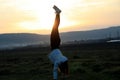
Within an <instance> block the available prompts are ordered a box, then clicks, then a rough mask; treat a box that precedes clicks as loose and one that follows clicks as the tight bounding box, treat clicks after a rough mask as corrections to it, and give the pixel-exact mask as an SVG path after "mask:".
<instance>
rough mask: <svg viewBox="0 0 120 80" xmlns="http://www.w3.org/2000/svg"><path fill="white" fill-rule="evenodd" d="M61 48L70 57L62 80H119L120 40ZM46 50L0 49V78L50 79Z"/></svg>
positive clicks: (37, 48)
mask: <svg viewBox="0 0 120 80" xmlns="http://www.w3.org/2000/svg"><path fill="white" fill-rule="evenodd" d="M61 51H62V52H63V54H64V55H66V56H67V57H68V58H69V70H70V75H69V78H68V79H65V80H120V43H96V44H74V45H73V44H72V45H64V46H61ZM48 53H50V48H49V47H36V48H33V47H26V48H20V49H13V50H3V51H0V80H52V65H51V63H50V61H49V59H48V57H47V55H48ZM59 80H63V79H61V76H60V75H59Z"/></svg>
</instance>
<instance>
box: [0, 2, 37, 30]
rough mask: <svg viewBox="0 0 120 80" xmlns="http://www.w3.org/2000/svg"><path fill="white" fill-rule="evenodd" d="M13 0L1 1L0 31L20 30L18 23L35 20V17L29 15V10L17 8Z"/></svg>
mask: <svg viewBox="0 0 120 80" xmlns="http://www.w3.org/2000/svg"><path fill="white" fill-rule="evenodd" d="M10 1H11V2H10ZM12 1H14V0H1V1H0V23H1V24H0V28H1V30H0V32H10V31H13V30H19V27H18V26H17V25H16V24H17V23H19V22H21V21H32V20H35V18H34V17H33V16H29V15H28V13H27V12H24V11H21V10H19V9H17V8H16V7H15V4H13V2H12Z"/></svg>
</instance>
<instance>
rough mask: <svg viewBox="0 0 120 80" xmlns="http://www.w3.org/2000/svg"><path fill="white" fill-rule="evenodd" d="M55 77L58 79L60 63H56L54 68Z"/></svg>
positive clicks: (55, 79)
mask: <svg viewBox="0 0 120 80" xmlns="http://www.w3.org/2000/svg"><path fill="white" fill-rule="evenodd" d="M53 79H54V80H58V63H55V64H54V68H53Z"/></svg>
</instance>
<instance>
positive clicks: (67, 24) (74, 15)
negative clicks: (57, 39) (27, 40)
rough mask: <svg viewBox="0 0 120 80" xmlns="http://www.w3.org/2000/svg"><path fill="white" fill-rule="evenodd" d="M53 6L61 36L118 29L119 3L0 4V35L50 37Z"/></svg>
mask: <svg viewBox="0 0 120 80" xmlns="http://www.w3.org/2000/svg"><path fill="white" fill-rule="evenodd" d="M53 5H57V6H58V7H59V8H60V9H61V10H62V12H61V22H60V32H67V31H82V30H92V29H101V28H106V27H110V26H116V25H120V0H0V28H1V29H0V33H23V32H24V33H38V34H49V33H50V32H51V29H52V25H53V23H54V18H55V11H54V10H53V8H52V7H53Z"/></svg>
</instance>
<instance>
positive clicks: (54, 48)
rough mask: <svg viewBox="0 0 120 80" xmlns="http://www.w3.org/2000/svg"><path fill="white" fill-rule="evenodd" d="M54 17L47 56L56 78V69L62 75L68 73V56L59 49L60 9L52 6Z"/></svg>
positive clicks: (56, 78) (55, 79)
mask: <svg viewBox="0 0 120 80" xmlns="http://www.w3.org/2000/svg"><path fill="white" fill-rule="evenodd" d="M53 8H54V10H55V13H56V17H55V22H54V25H53V28H52V31H51V35H50V46H51V53H49V55H48V58H49V59H50V61H51V62H52V63H53V65H54V67H53V79H54V80H58V69H59V70H60V72H61V73H62V74H63V75H64V76H67V75H68V58H67V57H66V56H64V55H63V54H62V52H61V51H60V42H61V39H60V36H59V30H58V27H59V24H60V13H61V10H60V9H59V8H58V7H57V6H55V5H54V6H53Z"/></svg>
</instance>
